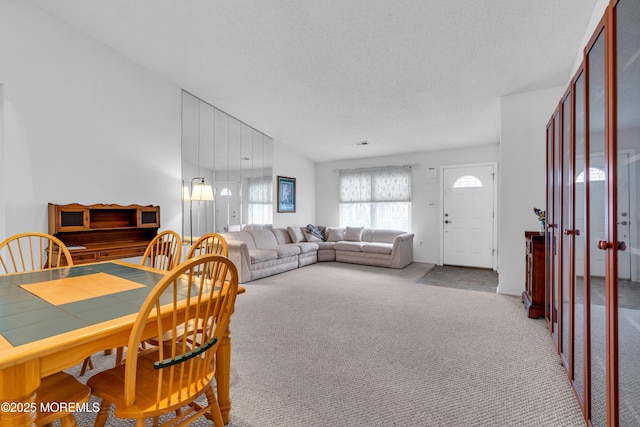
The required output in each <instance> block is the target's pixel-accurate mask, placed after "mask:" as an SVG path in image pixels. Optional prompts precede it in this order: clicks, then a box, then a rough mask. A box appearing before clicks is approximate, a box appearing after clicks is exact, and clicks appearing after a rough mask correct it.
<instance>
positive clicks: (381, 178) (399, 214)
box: [340, 166, 411, 231]
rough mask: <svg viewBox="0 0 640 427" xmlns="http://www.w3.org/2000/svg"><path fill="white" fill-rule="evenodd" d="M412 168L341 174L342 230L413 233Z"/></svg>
mask: <svg viewBox="0 0 640 427" xmlns="http://www.w3.org/2000/svg"><path fill="white" fill-rule="evenodd" d="M410 224H411V169H410V167H409V166H394V167H380V168H371V169H351V170H342V171H340V226H341V227H345V226H364V227H370V228H392V229H398V230H406V231H409V227H410Z"/></svg>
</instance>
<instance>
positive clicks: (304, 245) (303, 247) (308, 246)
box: [292, 242, 318, 254]
mask: <svg viewBox="0 0 640 427" xmlns="http://www.w3.org/2000/svg"><path fill="white" fill-rule="evenodd" d="M292 245H293V246H297V247H299V248H300V253H301V254H306V253H308V252H316V251H317V250H318V244H317V243H314V242H300V243H292Z"/></svg>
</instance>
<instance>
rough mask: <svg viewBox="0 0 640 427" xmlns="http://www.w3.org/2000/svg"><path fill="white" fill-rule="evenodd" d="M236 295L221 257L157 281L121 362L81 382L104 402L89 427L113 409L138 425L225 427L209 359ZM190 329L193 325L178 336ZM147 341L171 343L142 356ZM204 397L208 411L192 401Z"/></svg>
mask: <svg viewBox="0 0 640 427" xmlns="http://www.w3.org/2000/svg"><path fill="white" fill-rule="evenodd" d="M204 271H215V272H216V279H214V280H209V279H207V278H206V276H205V275H204V274H203V272H204ZM237 292H238V273H237V271H236V268H235V266H234V265H233V263H232V262H231V261H230V260H229V259H228V258H226V257H223V256H221V255H202V256H199V257H196V258H191V259H188V260H187V261H185V262H184V263H182V264H180V265H179V266H177V267H176V268H174V269H173V270H172V271H171V272H170V273H169V274H167V275H166V276H165V277H164V278H162V279H161V280H160V282H158V284H157V285H156V286H155V287H154V289H153V290H152V291H151V293H150V294H149V295H148V297H147V298H146V300H145V302H144V303H143V305H142V307H141V308H140V311H139V312H138V315H137V317H136V320H135V322H134V324H133V329H132V331H131V335H130V337H129V343H128V348H129V352H128V354H127V360H126V361H125V363H124V364H123V365H120V366H116V367H115V368H111V369H109V370H106V371H103V372H100V373H98V374H96V375H94V376H93V377H91V378H89V381H88V382H87V385H88V386H89V387H91V390H92V393H93V394H94V395H95V396H97V397H99V398H100V399H102V402H101V406H100V412H99V413H98V415H97V417H96V422H95V425H96V426H104V425H105V423H106V420H107V417H108V414H109V409H110V407H111V405H112V404H114V405H115V416H116V417H120V418H129V419H131V418H133V419H136V426H143V425H145V419H147V418H153V419H154V423H155V422H157V421H158V417H160V416H162V415H165V414H168V415H167V416H168V417H171V419H169V420H166V421H165V423H164V424H162V425H163V426H164V425H174V424H175V423H178V422H179V423H180V424H179V425H189V424H190V423H192V422H193V420H195V419H196V418H199V417H201V416H205V417H207V418H208V419H210V420H212V421H213V422H214V424H215V425H216V426H218V427H223V425H224V424H223V420H222V414H221V412H220V407H219V405H218V401H217V399H216V395H215V392H214V390H213V384H212V383H213V380H214V378H215V360H216V357H215V353H216V351H217V349H218V346H219V345H220V341H221V339H222V338H223V336H224V334H225V332H226V330H227V328H228V326H229V320H230V318H231V314H232V313H233V309H234V304H235V299H236V295H237ZM185 294H186V295H188V296H186V297H185ZM187 319H191V320H187ZM189 323H193V324H198V325H199V326H198V328H188V329H184V325H185V324H189ZM180 328H183V330H182V333H179V332H178V331H179V330H180ZM145 335H146V336H145ZM150 335H155V336H167V335H168V336H170V337H171V338H170V339H168V340H163V341H162V345H159V346H158V347H154V348H151V349H146V350H142V349H140V343H141V342H142V341H143V340H144V339H146V338H149V336H150ZM202 395H205V396H206V404H204V405H203V406H200V405H199V404H197V403H196V402H195V400H196V399H197V398H198V397H200V396H202ZM154 425H155V424H154Z"/></svg>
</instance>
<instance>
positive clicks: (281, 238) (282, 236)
mask: <svg viewBox="0 0 640 427" xmlns="http://www.w3.org/2000/svg"><path fill="white" fill-rule="evenodd" d="M271 232H272V233H273V235H274V236H275V237H276V241H277V242H278V244H279V245H287V244H289V243H293V242H292V241H291V238H290V237H289V232H288V231H287V229H286V228H272V229H271Z"/></svg>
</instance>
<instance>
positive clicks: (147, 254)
mask: <svg viewBox="0 0 640 427" xmlns="http://www.w3.org/2000/svg"><path fill="white" fill-rule="evenodd" d="M181 251H182V241H181V240H180V236H179V235H178V233H176V232H175V231H172V230H165V231H163V232H161V233H158V234H157V235H156V236H155V237H154V238H153V240H152V241H151V242H150V243H149V245H148V246H147V249H146V250H145V251H144V255H142V261H141V262H140V265H143V266H146V267H152V268H155V269H158V270H164V271H169V270H172V269H173V268H174V267H175V266H176V265H178V264H180V257H181V255H182V253H181Z"/></svg>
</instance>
